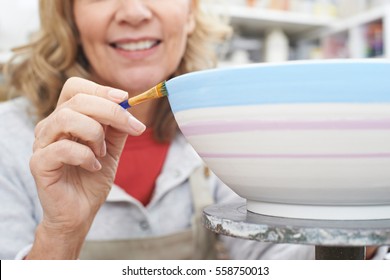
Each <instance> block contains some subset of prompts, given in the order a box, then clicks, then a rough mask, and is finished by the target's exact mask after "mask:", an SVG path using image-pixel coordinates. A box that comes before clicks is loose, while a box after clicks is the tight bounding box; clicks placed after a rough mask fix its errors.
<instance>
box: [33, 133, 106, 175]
mask: <svg viewBox="0 0 390 280" xmlns="http://www.w3.org/2000/svg"><path fill="white" fill-rule="evenodd" d="M65 165H70V166H80V167H81V168H83V169H85V170H88V171H90V172H96V171H98V170H100V169H101V168H102V166H101V164H100V162H99V161H98V160H97V158H96V157H95V155H94V153H93V152H92V150H91V149H90V148H89V147H88V146H85V145H82V144H80V143H77V142H74V141H70V140H68V139H63V140H60V141H58V142H54V143H52V144H50V145H49V146H47V147H46V148H44V149H38V150H37V151H36V152H35V153H34V154H33V156H32V157H31V160H30V169H31V172H32V174H33V175H34V176H36V177H38V178H39V177H47V178H49V179H50V178H52V179H53V180H55V179H56V178H54V177H55V176H53V174H52V173H53V172H58V171H59V170H60V169H61V168H62V167H64V166H65ZM57 175H58V176H60V175H61V173H60V172H58V173H57ZM57 179H58V178H57Z"/></svg>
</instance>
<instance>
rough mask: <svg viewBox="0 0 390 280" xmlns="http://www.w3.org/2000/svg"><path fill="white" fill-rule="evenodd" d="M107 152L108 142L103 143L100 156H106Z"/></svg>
mask: <svg viewBox="0 0 390 280" xmlns="http://www.w3.org/2000/svg"><path fill="white" fill-rule="evenodd" d="M106 152H107V146H106V141H103V145H102V148H101V150H100V156H101V157H104V156H106Z"/></svg>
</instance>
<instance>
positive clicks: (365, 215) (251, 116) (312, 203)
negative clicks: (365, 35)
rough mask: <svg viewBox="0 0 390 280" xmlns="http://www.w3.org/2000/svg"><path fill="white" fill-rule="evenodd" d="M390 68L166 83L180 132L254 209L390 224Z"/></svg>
mask: <svg viewBox="0 0 390 280" xmlns="http://www.w3.org/2000/svg"><path fill="white" fill-rule="evenodd" d="M389 76H390V62H387V61H384V60H372V61H370V60H367V61H354V60H337V61H303V62H289V63H285V64H253V65H249V66H244V67H237V68H226V69H215V70H208V71H200V72H195V73H190V74H186V75H183V76H180V77H177V78H174V79H172V80H170V81H169V82H168V83H167V87H168V92H169V102H170V104H171V107H172V109H173V111H174V115H175V118H176V120H177V122H178V124H179V127H180V130H181V131H182V133H183V134H184V136H185V137H186V138H187V140H188V141H189V143H190V144H191V145H192V146H193V147H194V149H195V151H196V152H197V153H198V154H199V155H200V156H201V157H202V159H203V160H204V161H205V163H206V164H207V165H208V167H209V168H210V169H211V170H212V171H213V172H214V173H215V174H216V175H217V176H218V177H219V178H220V179H221V180H222V181H223V182H224V183H225V184H226V185H227V186H229V187H230V188H231V189H232V190H233V191H235V192H236V193H237V194H238V195H240V196H241V197H243V198H246V199H247V209H248V210H249V211H252V212H255V213H259V214H264V215H271V216H278V217H290V218H303V219H337V220H339V219H348V220H350V219H351V220H360V219H361V220H367V219H389V218H390V78H389Z"/></svg>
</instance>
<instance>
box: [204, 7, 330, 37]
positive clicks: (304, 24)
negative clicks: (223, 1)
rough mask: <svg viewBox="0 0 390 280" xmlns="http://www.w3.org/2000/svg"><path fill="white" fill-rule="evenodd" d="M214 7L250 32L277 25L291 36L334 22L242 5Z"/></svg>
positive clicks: (241, 28)
mask: <svg viewBox="0 0 390 280" xmlns="http://www.w3.org/2000/svg"><path fill="white" fill-rule="evenodd" d="M212 9H213V10H214V11H216V12H217V13H220V14H227V15H229V17H230V20H231V23H232V25H233V26H234V27H235V29H240V30H245V31H246V32H248V33H258V32H260V31H266V30H269V29H271V28H275V27H277V28H281V29H283V30H284V32H286V33H287V34H288V35H290V36H299V35H300V34H304V33H306V32H309V31H314V30H317V29H319V28H324V27H328V26H330V25H331V24H332V22H333V18H332V17H327V16H315V15H310V14H305V13H299V12H291V11H278V10H270V9H258V8H253V7H246V6H240V5H230V6H227V7H223V6H213V7H212Z"/></svg>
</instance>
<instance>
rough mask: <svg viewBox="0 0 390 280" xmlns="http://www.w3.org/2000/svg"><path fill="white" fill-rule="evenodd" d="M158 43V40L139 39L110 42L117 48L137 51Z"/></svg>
mask: <svg viewBox="0 0 390 280" xmlns="http://www.w3.org/2000/svg"><path fill="white" fill-rule="evenodd" d="M160 43H161V41H160V40H141V41H137V42H124V43H112V44H110V45H111V46H112V47H114V48H116V49H119V50H124V51H130V52H137V51H146V50H150V49H152V48H153V47H155V46H157V45H159V44H160Z"/></svg>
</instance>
